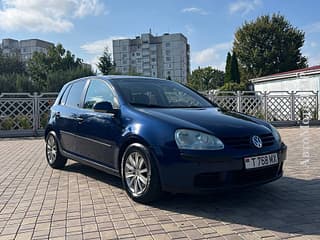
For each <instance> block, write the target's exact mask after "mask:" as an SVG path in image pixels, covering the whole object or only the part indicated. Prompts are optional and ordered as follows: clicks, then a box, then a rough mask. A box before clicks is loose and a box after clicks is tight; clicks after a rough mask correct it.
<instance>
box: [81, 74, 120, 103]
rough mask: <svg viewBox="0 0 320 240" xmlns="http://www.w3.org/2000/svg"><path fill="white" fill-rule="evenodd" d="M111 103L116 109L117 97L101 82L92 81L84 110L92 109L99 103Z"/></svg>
mask: <svg viewBox="0 0 320 240" xmlns="http://www.w3.org/2000/svg"><path fill="white" fill-rule="evenodd" d="M106 101H107V102H110V103H111V104H112V106H113V107H115V105H117V104H116V102H115V97H114V95H113V92H112V90H111V89H110V87H109V86H108V85H107V84H106V83H105V82H103V81H101V80H91V82H90V85H89V88H88V91H87V94H86V97H85V100H84V105H83V107H84V108H87V109H92V108H93V106H94V105H95V104H96V103H98V102H106Z"/></svg>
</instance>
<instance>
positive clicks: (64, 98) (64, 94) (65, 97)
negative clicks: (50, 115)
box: [60, 85, 71, 105]
mask: <svg viewBox="0 0 320 240" xmlns="http://www.w3.org/2000/svg"><path fill="white" fill-rule="evenodd" d="M70 88H71V85H69V86H68V87H67V89H66V90H65V91H64V93H63V95H62V98H61V100H60V104H61V105H65V104H66V101H67V97H68V94H69V91H70Z"/></svg>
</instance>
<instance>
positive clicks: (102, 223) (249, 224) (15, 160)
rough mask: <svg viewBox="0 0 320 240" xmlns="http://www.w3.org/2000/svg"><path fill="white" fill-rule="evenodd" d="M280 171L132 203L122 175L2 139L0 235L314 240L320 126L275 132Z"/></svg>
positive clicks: (319, 215) (318, 218)
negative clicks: (233, 188)
mask: <svg viewBox="0 0 320 240" xmlns="http://www.w3.org/2000/svg"><path fill="white" fill-rule="evenodd" d="M280 132H281V135H282V138H283V140H284V141H285V142H286V144H287V145H288V158H287V161H286V163H285V176H284V177H283V178H282V179H280V180H278V181H276V182H273V183H270V184H267V185H264V186H261V187H257V188H254V189H247V190H243V191H238V192H227V193H219V194H213V195H207V196H191V195H170V196H167V197H166V198H164V199H163V200H161V201H159V202H157V203H153V204H151V205H142V204H138V203H135V202H133V201H131V200H130V199H129V198H128V197H127V195H126V194H125V192H124V190H123V189H122V187H121V181H120V179H118V178H116V177H113V176H110V175H107V174H105V173H103V172H100V171H98V170H95V169H92V168H90V167H87V166H83V165H80V164H78V163H75V162H73V161H70V160H69V161H68V165H67V166H66V168H65V169H64V170H53V169H51V168H50V167H49V166H48V165H47V163H46V161H45V156H44V141H43V140H42V139H33V140H30V139H14V140H0V240H4V239H23V240H24V239H76V240H78V239H217V240H220V239H221V240H222V239H224V240H238V239H239V240H241V239H249V240H251V239H263V240H271V239H272V240H273V239H295V240H298V239H320V128H284V129H280Z"/></svg>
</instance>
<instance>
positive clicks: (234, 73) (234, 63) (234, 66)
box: [231, 52, 240, 83]
mask: <svg viewBox="0 0 320 240" xmlns="http://www.w3.org/2000/svg"><path fill="white" fill-rule="evenodd" d="M231 79H232V82H235V83H240V73H239V66H238V59H237V54H236V53H235V52H234V53H233V54H232V57H231Z"/></svg>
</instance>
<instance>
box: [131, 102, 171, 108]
mask: <svg viewBox="0 0 320 240" xmlns="http://www.w3.org/2000/svg"><path fill="white" fill-rule="evenodd" d="M130 105H132V106H136V107H147V108H166V106H161V105H156V104H147V103H135V102H130Z"/></svg>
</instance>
